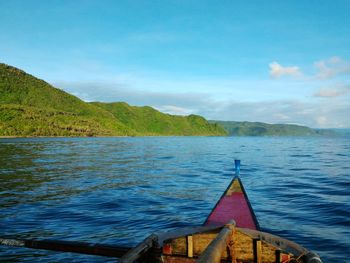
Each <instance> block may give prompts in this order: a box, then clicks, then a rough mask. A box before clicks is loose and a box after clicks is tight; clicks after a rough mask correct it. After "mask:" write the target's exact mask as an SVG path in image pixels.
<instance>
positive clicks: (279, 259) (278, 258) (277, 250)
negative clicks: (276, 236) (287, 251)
mask: <svg viewBox="0 0 350 263" xmlns="http://www.w3.org/2000/svg"><path fill="white" fill-rule="evenodd" d="M275 262H276V263H281V262H282V254H281V250H279V249H276V260H275Z"/></svg>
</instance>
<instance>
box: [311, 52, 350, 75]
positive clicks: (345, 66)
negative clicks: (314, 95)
mask: <svg viewBox="0 0 350 263" xmlns="http://www.w3.org/2000/svg"><path fill="white" fill-rule="evenodd" d="M314 65H315V67H316V69H317V73H316V77H317V78H319V79H330V78H334V77H337V76H338V75H343V74H350V62H348V61H345V60H343V59H341V58H340V57H336V56H334V57H331V58H329V59H326V60H320V61H317V62H315V63H314Z"/></svg>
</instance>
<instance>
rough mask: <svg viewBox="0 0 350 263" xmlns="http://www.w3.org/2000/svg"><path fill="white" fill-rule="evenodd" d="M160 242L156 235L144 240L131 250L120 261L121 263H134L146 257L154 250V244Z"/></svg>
mask: <svg viewBox="0 0 350 263" xmlns="http://www.w3.org/2000/svg"><path fill="white" fill-rule="evenodd" d="M157 240H158V237H157V236H156V235H154V234H152V235H150V236H149V237H147V238H146V239H145V240H143V241H142V242H141V243H140V244H139V245H137V246H136V247H135V248H133V249H131V250H130V251H129V252H128V253H126V254H125V255H124V256H123V257H122V258H121V259H120V260H119V262H120V263H132V262H134V261H136V260H137V259H138V258H140V257H141V256H142V255H144V254H145V253H146V252H147V251H148V250H149V249H150V248H152V246H153V244H154V243H155V242H156V241H157Z"/></svg>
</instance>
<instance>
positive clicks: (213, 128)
mask: <svg viewBox="0 0 350 263" xmlns="http://www.w3.org/2000/svg"><path fill="white" fill-rule="evenodd" d="M92 105H96V106H98V107H100V108H102V109H105V110H106V111H108V112H110V113H112V114H113V116H115V117H116V118H118V120H119V121H120V122H121V123H122V124H124V125H125V126H126V127H129V128H131V129H132V130H134V131H136V132H137V133H138V134H150V135H160V134H164V135H177V134H182V135H194V134H197V135H206V134H208V133H209V134H221V135H224V134H226V131H225V130H224V129H223V128H222V127H221V126H219V125H216V124H210V123H209V122H208V121H207V120H205V119H204V118H203V117H201V116H198V115H189V116H186V117H185V116H174V115H169V114H164V113H161V112H159V111H157V110H155V109H153V108H151V107H148V106H145V107H135V106H130V105H129V104H127V103H125V102H115V103H101V102H93V103H92Z"/></svg>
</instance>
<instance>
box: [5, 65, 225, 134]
mask: <svg viewBox="0 0 350 263" xmlns="http://www.w3.org/2000/svg"><path fill="white" fill-rule="evenodd" d="M115 105H124V106H125V107H114V106H115ZM118 110H120V112H118ZM128 116H129V117H130V119H128ZM224 134H225V131H224V130H223V129H222V128H220V127H217V125H215V124H209V123H208V122H207V121H206V120H205V119H203V118H202V117H199V116H188V117H180V116H171V115H168V114H163V113H161V112H159V111H156V110H154V109H152V108H151V107H141V108H139V107H132V106H129V105H127V104H126V103H115V104H104V103H86V102H84V101H82V100H80V99H79V98H77V97H75V96H73V95H70V94H68V93H66V92H64V91H62V90H60V89H56V88H54V87H53V86H51V85H50V84H48V83H46V82H45V81H43V80H40V79H37V78H35V77H33V76H31V75H29V74H27V73H25V72H24V71H22V70H19V69H17V68H14V67H11V66H8V65H6V64H1V63H0V136H112V135H116V136H117V135H121V136H125V135H131V136H133V135H224Z"/></svg>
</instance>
